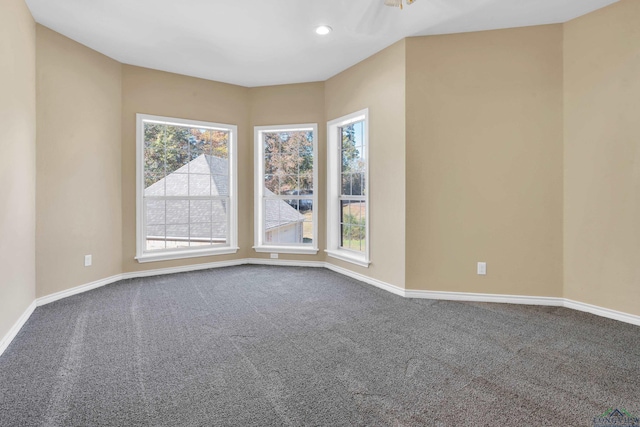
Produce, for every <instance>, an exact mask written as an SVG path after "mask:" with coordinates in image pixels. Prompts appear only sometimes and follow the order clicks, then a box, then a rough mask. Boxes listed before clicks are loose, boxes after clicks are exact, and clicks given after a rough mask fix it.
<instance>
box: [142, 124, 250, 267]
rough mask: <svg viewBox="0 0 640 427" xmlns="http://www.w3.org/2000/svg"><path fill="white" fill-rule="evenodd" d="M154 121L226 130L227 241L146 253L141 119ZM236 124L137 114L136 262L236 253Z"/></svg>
mask: <svg viewBox="0 0 640 427" xmlns="http://www.w3.org/2000/svg"><path fill="white" fill-rule="evenodd" d="M145 121H154V122H157V123H161V124H167V125H178V126H192V127H197V126H203V127H207V128H218V129H220V130H225V131H228V132H229V143H228V144H229V145H228V151H229V215H228V219H229V242H228V244H227V245H225V246H218V247H213V248H206V249H198V248H194V249H191V248H183V249H177V250H167V251H161V252H155V253H145V251H144V248H145V232H144V122H145ZM237 135H238V127H237V126H236V125H229V124H222V123H213V122H204V121H199V120H187V119H179V118H174V117H165V116H155V115H150V114H142V113H137V114H136V256H135V259H136V260H137V261H138V262H139V263H145V262H155V261H168V260H173V259H184V258H195V257H204V256H211V255H226V254H235V253H237V252H238V250H239V248H238V155H237V153H238V151H237Z"/></svg>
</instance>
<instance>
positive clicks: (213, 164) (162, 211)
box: [144, 154, 304, 240]
mask: <svg viewBox="0 0 640 427" xmlns="http://www.w3.org/2000/svg"><path fill="white" fill-rule="evenodd" d="M265 192H266V193H267V194H273V193H271V192H270V191H269V190H267V189H265ZM228 195H229V162H228V159H222V158H220V157H215V156H210V155H207V154H202V155H200V156H198V157H196V158H195V159H193V160H192V161H190V162H189V163H187V164H186V165H184V166H182V167H181V168H179V169H177V170H176V171H174V172H172V173H171V174H169V175H167V176H166V177H164V178H162V179H160V180H158V181H157V182H155V183H154V184H151V185H150V186H149V187H147V188H145V190H144V196H145V198H147V197H149V199H145V220H146V226H147V230H146V236H157V237H163V236H166V238H168V239H186V238H187V237H188V236H191V237H192V238H197V239H206V240H208V239H211V238H213V239H225V238H226V237H227V202H226V200H206V199H197V200H189V199H188V197H189V196H223V197H224V196H228ZM164 196H172V197H175V198H174V199H169V200H166V199H156V198H155V197H164ZM180 197H184V198H183V199H181V198H180ZM299 221H304V216H303V215H301V214H300V213H299V212H298V211H297V210H296V209H294V208H292V207H291V206H289V205H288V204H287V203H286V202H285V201H283V200H268V201H267V209H266V228H267V230H271V229H273V228H277V227H282V226H284V225H287V224H290V223H292V222H299ZM165 226H166V230H165ZM165 232H166V234H165Z"/></svg>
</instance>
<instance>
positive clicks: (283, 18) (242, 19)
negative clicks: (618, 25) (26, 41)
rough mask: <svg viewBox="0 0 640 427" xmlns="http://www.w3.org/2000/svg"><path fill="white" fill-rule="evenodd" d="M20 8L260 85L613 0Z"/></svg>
mask: <svg viewBox="0 0 640 427" xmlns="http://www.w3.org/2000/svg"><path fill="white" fill-rule="evenodd" d="M26 1H27V4H28V6H29V8H30V9H31V13H32V14H33V16H34V18H35V20H36V21H37V22H38V23H40V24H42V25H44V26H46V27H49V28H51V29H53V30H55V31H57V32H59V33H62V34H64V35H65V36H67V37H69V38H71V39H73V40H76V41H78V42H80V43H82V44H84V45H86V46H89V47H90V48H93V49H95V50H97V51H99V52H102V53H104V54H105V55H107V56H110V57H111V58H114V59H116V60H118V61H120V62H123V63H126V64H133V65H138V66H142V67H148V68H155V69H158V70H164V71H171V72H174V73H180V74H186V75H189V76H195V77H201V78H205V79H210V80H217V81H221V82H227V83H235V84H238V85H243V86H265V85H275V84H285V83H299V82H310V81H322V80H326V79H327V78H329V77H331V76H333V75H335V74H337V73H339V72H340V71H342V70H344V69H346V68H348V67H350V66H351V65H354V64H356V63H358V62H360V61H361V60H363V59H365V58H367V57H368V56H370V55H372V54H374V53H376V52H378V51H380V50H382V49H383V48H385V47H387V46H389V45H391V44H393V43H395V42H396V41H398V40H401V39H402V38H404V37H408V36H414V35H432V34H450V33H459V32H468V31H479V30H489V29H498V28H512V27H521V26H529V25H539V24H552V23H559V22H566V21H568V20H571V19H573V18H576V17H578V16H581V15H584V14H585V13H588V12H591V11H593V10H596V9H599V8H601V7H604V6H606V5H609V4H612V3H615V2H616V1H618V0H417V1H416V2H415V3H414V4H412V5H410V6H406V7H405V8H404V10H400V9H398V8H391V7H387V6H384V4H383V3H384V1H383V0H26ZM320 24H326V25H330V26H331V27H333V32H332V33H331V34H330V35H328V36H324V37H321V36H318V35H316V34H315V32H314V29H315V27H316V26H317V25H320Z"/></svg>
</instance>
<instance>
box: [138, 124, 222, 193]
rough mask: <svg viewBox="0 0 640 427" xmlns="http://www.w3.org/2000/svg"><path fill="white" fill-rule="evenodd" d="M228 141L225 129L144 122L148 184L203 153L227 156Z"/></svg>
mask: <svg viewBox="0 0 640 427" xmlns="http://www.w3.org/2000/svg"><path fill="white" fill-rule="evenodd" d="M228 142H229V134H228V133H227V132H225V131H216V130H211V129H199V128H190V127H186V126H173V125H164V124H158V123H145V124H144V162H145V188H146V187H148V186H150V185H151V184H153V183H155V182H157V181H158V180H160V179H162V178H164V177H165V176H167V175H169V174H170V173H172V172H175V171H176V170H178V169H180V168H181V167H182V166H184V165H186V164H187V163H189V162H190V161H191V160H193V159H195V158H197V157H198V156H200V155H202V154H208V155H211V156H216V157H220V158H224V159H226V158H228V157H229V151H228V147H229V145H228Z"/></svg>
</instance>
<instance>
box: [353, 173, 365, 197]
mask: <svg viewBox="0 0 640 427" xmlns="http://www.w3.org/2000/svg"><path fill="white" fill-rule="evenodd" d="M363 181H364V174H362V173H353V174H351V194H352V195H354V196H362V195H364V192H363V186H362V185H363Z"/></svg>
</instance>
